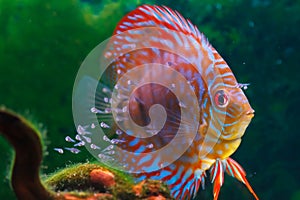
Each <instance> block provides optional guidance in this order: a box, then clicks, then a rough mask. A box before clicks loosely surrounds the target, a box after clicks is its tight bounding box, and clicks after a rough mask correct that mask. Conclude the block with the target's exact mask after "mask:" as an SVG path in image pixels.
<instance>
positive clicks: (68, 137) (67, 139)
mask: <svg viewBox="0 0 300 200" xmlns="http://www.w3.org/2000/svg"><path fill="white" fill-rule="evenodd" d="M65 140H66V141H67V142H75V140H73V139H72V138H71V137H70V136H67V137H66V138H65Z"/></svg>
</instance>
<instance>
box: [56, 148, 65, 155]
mask: <svg viewBox="0 0 300 200" xmlns="http://www.w3.org/2000/svg"><path fill="white" fill-rule="evenodd" d="M54 151H57V152H58V153H60V154H63V153H64V150H63V149H61V148H54Z"/></svg>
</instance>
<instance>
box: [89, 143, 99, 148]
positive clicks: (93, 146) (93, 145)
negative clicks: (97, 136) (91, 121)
mask: <svg viewBox="0 0 300 200" xmlns="http://www.w3.org/2000/svg"><path fill="white" fill-rule="evenodd" d="M90 147H91V149H100V147H98V146H97V145H95V144H91V145H90Z"/></svg>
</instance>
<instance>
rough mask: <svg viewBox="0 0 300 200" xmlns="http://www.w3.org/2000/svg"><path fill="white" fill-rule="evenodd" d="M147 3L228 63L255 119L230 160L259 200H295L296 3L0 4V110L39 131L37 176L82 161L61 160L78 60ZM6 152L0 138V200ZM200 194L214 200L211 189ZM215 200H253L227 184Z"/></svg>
mask: <svg viewBox="0 0 300 200" xmlns="http://www.w3.org/2000/svg"><path fill="white" fill-rule="evenodd" d="M143 3H149V4H154V3H155V4H158V5H162V4H163V5H167V6H169V7H171V8H173V9H176V10H178V11H179V12H180V13H182V15H183V16H184V17H186V18H189V19H191V21H192V22H193V23H194V24H195V25H197V27H198V28H199V30H200V31H201V32H203V33H204V34H205V35H206V36H207V38H208V39H209V41H210V42H211V43H212V45H213V46H214V47H215V48H216V49H217V50H218V52H219V53H220V54H221V55H222V56H223V58H224V59H225V60H226V61H227V62H228V64H229V65H230V67H231V69H232V70H233V72H234V73H235V75H236V77H237V79H238V81H239V82H242V83H251V86H250V87H249V89H248V90H247V91H246V95H247V96H248V99H249V101H250V103H251V105H252V107H253V108H254V109H255V111H256V113H255V114H256V115H255V117H254V119H253V120H252V122H251V124H250V126H249V128H248V129H247V131H246V134H245V136H244V137H243V142H242V144H241V146H240V148H239V149H238V151H237V152H236V153H235V154H234V155H233V158H235V159H236V160H237V161H238V162H239V163H241V164H242V166H243V167H244V168H245V170H246V171H247V173H248V180H249V182H250V183H251V185H252V186H253V188H254V189H255V191H256V192H257V194H258V196H259V197H260V198H261V199H273V200H274V199H292V200H299V199H300V181H299V180H300V159H299V155H298V153H297V152H299V146H300V143H299V125H300V120H299V113H300V109H299V103H300V82H299V79H300V75H299V72H300V65H299V58H300V37H299V30H300V14H299V13H300V1H299V0H293V1H292V0H273V1H272V0H222V1H216V0H188V1H184V0H178V1H174V0H173V1H172V0H163V1H158V0H147V1H146V0H145V1H144V0H140V1H138V0H124V1H114V0H102V1H96V0H94V1H93V0H90V1H87V0H86V1H81V2H80V1H76V0H63V1H59V0H56V1H54V0H48V1H40V0H22V1H21V0H0V104H3V105H5V106H7V107H9V108H12V109H14V110H16V111H18V112H20V113H22V114H24V115H25V116H26V117H28V118H30V119H32V120H34V121H35V122H36V123H37V124H38V123H41V124H40V125H41V127H42V129H43V130H47V138H46V140H45V144H46V145H47V147H48V149H47V154H46V155H45V158H44V162H43V167H42V173H43V174H49V173H51V172H54V171H55V170H57V169H59V168H63V167H65V166H66V165H69V164H72V163H77V162H85V161H86V160H90V159H92V158H91V155H89V154H88V153H86V152H83V153H82V154H79V155H74V154H71V153H68V152H67V153H66V154H63V155H60V154H58V153H57V152H55V151H53V148H54V147H61V146H66V145H67V144H66V142H65V141H64V137H65V136H67V135H71V136H72V135H73V136H74V135H75V127H74V125H73V120H72V110H71V99H72V98H71V95H72V87H73V82H74V79H75V76H76V72H77V70H78V68H79V67H80V64H81V62H82V61H83V60H84V58H85V56H86V55H87V54H88V53H89V52H90V51H91V50H92V49H93V48H94V47H95V46H96V45H97V44H99V43H101V42H102V41H103V40H105V39H106V38H108V37H109V36H111V34H112V31H113V29H114V27H115V26H116V24H117V22H118V21H119V20H120V19H121V17H122V16H123V15H124V14H126V13H127V12H129V11H131V10H133V9H135V8H136V6H138V5H140V4H143ZM12 155H13V154H12V149H11V147H10V145H9V144H8V143H7V142H6V141H5V140H4V139H3V138H2V137H0V160H1V164H0V199H15V196H14V194H13V192H12V190H11V189H10V186H9V179H8V178H9V170H10V163H11V158H12ZM207 187H208V188H207V190H205V191H201V193H202V194H204V196H207V197H209V198H207V199H212V193H211V189H212V188H211V186H210V184H209V183H208V184H207ZM219 199H252V197H251V195H249V193H248V192H247V190H246V189H245V188H244V186H243V185H242V184H240V183H239V182H238V181H235V180H233V179H232V178H230V177H229V176H226V177H225V184H224V186H223V187H222V189H221V194H220V197H219Z"/></svg>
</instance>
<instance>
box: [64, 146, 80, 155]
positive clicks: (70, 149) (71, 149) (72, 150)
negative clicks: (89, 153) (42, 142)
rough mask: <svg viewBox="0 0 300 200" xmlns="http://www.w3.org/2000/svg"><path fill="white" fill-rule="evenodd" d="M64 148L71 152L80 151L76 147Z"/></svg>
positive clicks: (76, 152)
mask: <svg viewBox="0 0 300 200" xmlns="http://www.w3.org/2000/svg"><path fill="white" fill-rule="evenodd" d="M65 149H66V150H68V151H70V152H71V153H74V154H78V153H79V152H80V150H79V149H76V148H69V147H65Z"/></svg>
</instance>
